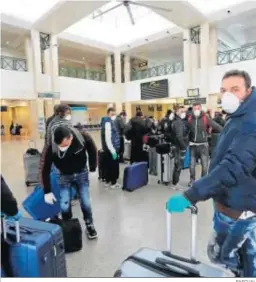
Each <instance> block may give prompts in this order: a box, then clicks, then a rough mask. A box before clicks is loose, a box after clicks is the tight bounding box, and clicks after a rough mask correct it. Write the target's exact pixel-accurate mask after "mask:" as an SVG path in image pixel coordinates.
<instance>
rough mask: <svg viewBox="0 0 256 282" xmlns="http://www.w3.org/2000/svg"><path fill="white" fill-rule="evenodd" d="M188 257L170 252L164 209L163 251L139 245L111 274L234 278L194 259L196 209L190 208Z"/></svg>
mask: <svg viewBox="0 0 256 282" xmlns="http://www.w3.org/2000/svg"><path fill="white" fill-rule="evenodd" d="M191 213H192V236H191V257H190V258H184V257H180V256H178V255H174V254H173V253H172V251H171V243H172V236H171V235H172V233H171V214H170V213H168V212H167V246H168V247H167V248H168V250H167V251H160V250H154V249H150V248H141V249H139V250H138V251H137V252H136V253H134V254H132V255H131V256H129V257H128V258H127V259H126V260H125V261H124V262H123V263H122V264H121V266H120V268H119V269H118V270H117V271H116V272H115V274H114V277H130V278H132V277H138V278H139V277H140V278H142V277H145V278H146V277H147V278H149V277H155V278H156V277H157V278H158V277H234V276H233V275H232V274H231V273H230V272H228V271H225V270H224V269H222V268H220V267H217V266H216V267H215V266H212V265H208V264H205V263H201V262H200V261H198V260H197V259H196V254H195V253H196V224H197V208H196V207H192V208H191Z"/></svg>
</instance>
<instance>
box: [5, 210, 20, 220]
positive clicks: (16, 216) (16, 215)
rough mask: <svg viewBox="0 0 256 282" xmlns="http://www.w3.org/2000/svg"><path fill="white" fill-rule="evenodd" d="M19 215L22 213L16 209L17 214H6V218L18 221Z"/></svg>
mask: <svg viewBox="0 0 256 282" xmlns="http://www.w3.org/2000/svg"><path fill="white" fill-rule="evenodd" d="M21 217H22V213H21V211H18V213H17V214H15V215H13V216H7V217H6V219H7V220H9V221H18V220H19V219H20V218H21Z"/></svg>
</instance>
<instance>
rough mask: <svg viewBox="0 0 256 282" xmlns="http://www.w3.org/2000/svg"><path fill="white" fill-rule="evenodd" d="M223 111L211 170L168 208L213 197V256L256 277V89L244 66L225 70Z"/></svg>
mask: <svg viewBox="0 0 256 282" xmlns="http://www.w3.org/2000/svg"><path fill="white" fill-rule="evenodd" d="M221 95H222V97H221V102H222V107H223V110H224V111H225V112H226V113H227V114H228V115H229V119H228V121H227V123H226V125H225V128H224V130H223V131H222V133H221V134H220V137H219V140H218V143H217V146H216V149H215V153H214V154H213V156H212V161H211V164H210V167H209V172H208V175H205V176H204V177H202V178H201V179H200V180H198V181H196V182H195V183H193V185H192V187H191V188H190V189H188V190H187V191H185V192H184V193H183V194H176V195H174V196H172V197H171V198H170V199H169V201H168V202H167V209H168V210H169V212H184V211H185V209H186V208H187V207H190V206H191V205H195V204H196V203H197V202H199V201H206V200H208V199H213V203H214V217H213V234H212V237H211V239H210V241H209V245H208V256H209V258H210V259H211V261H212V262H214V263H221V264H224V265H225V266H226V267H228V268H229V269H231V270H232V271H233V272H234V273H235V274H236V275H239V276H242V277H256V251H255V246H256V89H255V87H252V86H251V77H250V75H249V74H248V73H247V72H245V71H240V70H231V71H228V72H227V73H225V74H224V76H223V79H222V87H221Z"/></svg>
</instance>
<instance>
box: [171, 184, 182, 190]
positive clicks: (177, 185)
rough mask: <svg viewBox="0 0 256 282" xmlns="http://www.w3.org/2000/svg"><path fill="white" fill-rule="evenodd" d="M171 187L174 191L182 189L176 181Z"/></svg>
mask: <svg viewBox="0 0 256 282" xmlns="http://www.w3.org/2000/svg"><path fill="white" fill-rule="evenodd" d="M171 189H173V190H175V191H180V190H184V188H183V187H182V186H181V185H180V184H179V183H177V184H176V185H172V186H171Z"/></svg>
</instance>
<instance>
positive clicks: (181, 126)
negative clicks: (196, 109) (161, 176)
mask: <svg viewBox="0 0 256 282" xmlns="http://www.w3.org/2000/svg"><path fill="white" fill-rule="evenodd" d="M185 118H186V109H185V108H184V106H180V107H178V109H177V110H176V115H175V120H174V121H173V123H172V134H173V140H174V145H175V147H176V148H175V155H174V159H175V160H174V171H173V178H172V184H173V187H172V188H173V189H174V190H176V189H179V188H180V187H178V183H179V180H180V173H181V170H182V167H183V163H184V158H185V154H186V149H187V146H188V134H189V129H188V124H187V121H186V120H185Z"/></svg>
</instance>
